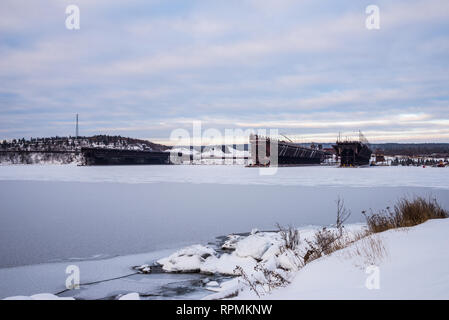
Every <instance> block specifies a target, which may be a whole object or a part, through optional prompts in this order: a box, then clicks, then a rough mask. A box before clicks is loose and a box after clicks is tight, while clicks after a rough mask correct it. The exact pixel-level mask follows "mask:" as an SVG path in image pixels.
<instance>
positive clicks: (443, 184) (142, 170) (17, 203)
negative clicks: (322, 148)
mask: <svg viewBox="0 0 449 320" xmlns="http://www.w3.org/2000/svg"><path fill="white" fill-rule="evenodd" d="M413 195H424V196H434V197H436V198H438V199H439V201H440V202H441V203H442V204H443V205H444V206H445V207H448V208H449V170H448V169H446V168H441V169H440V168H425V169H424V168H416V167H372V168H358V169H341V168H335V167H292V168H279V169H278V172H277V174H275V175H273V176H261V175H259V169H257V168H244V167H239V166H130V167H124V166H120V167H77V166H71V165H69V166H62V165H61V166H59V165H52V166H50V165H49V166H34V165H33V166H1V167H0V203H1V215H0V241H1V243H2V246H1V249H0V256H1V259H0V267H13V266H20V265H29V264H37V263H47V262H54V261H74V260H75V261H76V260H78V259H91V258H105V257H112V256H117V255H120V256H121V255H128V254H136V253H145V252H152V251H156V250H162V249H169V248H177V247H180V246H183V245H186V244H191V243H199V242H200V243H206V242H208V241H211V240H213V239H214V237H215V236H219V235H224V234H228V233H232V232H247V231H249V230H251V229H252V228H255V227H257V228H259V229H265V230H267V229H273V228H274V227H275V224H276V223H277V222H279V223H281V224H284V225H287V224H292V225H295V226H304V225H311V224H312V225H326V224H331V223H333V222H334V216H335V200H336V199H337V197H338V196H340V197H342V198H343V199H344V200H345V201H346V206H347V207H348V208H349V209H350V210H351V211H352V213H353V214H352V217H351V220H350V222H361V221H363V217H362V215H361V211H362V210H368V209H370V208H371V209H374V210H376V209H380V208H384V207H386V206H388V205H389V206H391V205H392V204H393V203H394V202H395V201H396V200H397V199H398V198H399V197H402V196H413Z"/></svg>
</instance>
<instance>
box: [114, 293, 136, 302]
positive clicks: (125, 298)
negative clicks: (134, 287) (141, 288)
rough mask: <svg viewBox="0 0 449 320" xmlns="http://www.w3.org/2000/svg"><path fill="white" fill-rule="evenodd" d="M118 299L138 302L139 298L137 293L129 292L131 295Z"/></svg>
mask: <svg viewBox="0 0 449 320" xmlns="http://www.w3.org/2000/svg"><path fill="white" fill-rule="evenodd" d="M118 299H119V300H140V296H139V294H138V293H137V292H131V293H128V294H125V295H123V296H121V297H120V298H118Z"/></svg>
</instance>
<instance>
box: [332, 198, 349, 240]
mask: <svg viewBox="0 0 449 320" xmlns="http://www.w3.org/2000/svg"><path fill="white" fill-rule="evenodd" d="M335 202H336V204H337V219H336V222H335V226H336V227H337V229H338V231H339V232H340V234H342V233H343V224H344V223H345V222H346V221H347V220H348V219H349V217H350V216H351V211H350V210H348V209H346V207H345V201H344V200H343V199H342V198H340V197H338V198H337V200H336V201H335Z"/></svg>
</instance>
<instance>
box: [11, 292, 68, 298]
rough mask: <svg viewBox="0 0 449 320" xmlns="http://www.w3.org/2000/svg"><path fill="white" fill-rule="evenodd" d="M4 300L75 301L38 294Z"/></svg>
mask: <svg viewBox="0 0 449 320" xmlns="http://www.w3.org/2000/svg"><path fill="white" fill-rule="evenodd" d="M3 300H75V299H73V298H71V297H58V296H56V295H54V294H52V293H38V294H33V295H32V296H13V297H8V298H5V299H3Z"/></svg>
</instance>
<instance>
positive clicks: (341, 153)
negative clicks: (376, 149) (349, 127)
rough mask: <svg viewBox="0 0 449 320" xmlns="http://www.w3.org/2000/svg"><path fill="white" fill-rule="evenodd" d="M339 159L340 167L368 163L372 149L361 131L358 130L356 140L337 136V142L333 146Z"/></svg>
mask: <svg viewBox="0 0 449 320" xmlns="http://www.w3.org/2000/svg"><path fill="white" fill-rule="evenodd" d="M333 147H334V149H335V152H336V155H337V158H338V159H339V160H340V166H342V167H355V166H363V165H369V164H370V159H371V154H372V153H373V151H372V150H371V148H370V146H369V142H368V140H367V139H366V138H365V136H364V135H363V133H362V132H361V131H359V137H358V140H355V139H342V138H341V136H339V137H338V139H337V143H336V144H335V145H334V146H333Z"/></svg>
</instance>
